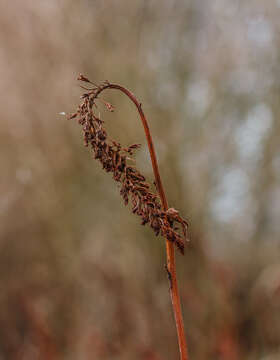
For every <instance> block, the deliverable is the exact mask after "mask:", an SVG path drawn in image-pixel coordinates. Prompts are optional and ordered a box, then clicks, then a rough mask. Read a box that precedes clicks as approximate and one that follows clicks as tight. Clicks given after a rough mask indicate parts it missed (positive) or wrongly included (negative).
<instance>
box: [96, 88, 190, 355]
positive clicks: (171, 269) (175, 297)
mask: <svg viewBox="0 0 280 360" xmlns="http://www.w3.org/2000/svg"><path fill="white" fill-rule="evenodd" d="M105 89H116V90H119V91H121V92H123V93H124V94H126V95H127V96H128V97H129V99H130V100H131V101H132V102H133V103H134V104H135V106H136V107H137V110H138V112H139V115H140V117H141V120H142V124H143V127H144V130H145V135H146V139H147V143H148V147H149V152H150V157H151V161H152V166H153V171H154V175H155V182H156V185H157V189H158V192H159V195H160V200H161V203H162V207H163V209H164V210H165V211H166V210H168V203H167V199H166V195H165V191H164V188H163V185H162V181H161V178H160V173H159V167H158V162H157V158H156V153H155V148H154V144H153V139H152V136H151V133H150V129H149V125H148V122H147V119H146V117H145V114H144V112H143V110H142V105H141V103H139V101H138V100H137V99H136V97H135V96H134V95H133V94H132V93H131V92H130V91H129V90H127V89H126V88H124V87H123V86H120V85H116V84H110V83H108V84H107V85H105V86H103V87H101V88H99V89H98V90H97V91H96V97H97V96H98V95H99V94H100V93H101V92H102V91H103V90H105ZM166 257H167V271H168V275H169V279H170V296H171V301H172V307H173V312H174V317H175V323H176V328H177V336H178V343H179V349H180V359H181V360H188V351H187V343H186V337H185V330H184V323H183V316H182V310H181V303H180V297H179V291H178V283H177V275H176V264H175V252H174V244H173V243H172V242H171V241H168V240H167V239H166Z"/></svg>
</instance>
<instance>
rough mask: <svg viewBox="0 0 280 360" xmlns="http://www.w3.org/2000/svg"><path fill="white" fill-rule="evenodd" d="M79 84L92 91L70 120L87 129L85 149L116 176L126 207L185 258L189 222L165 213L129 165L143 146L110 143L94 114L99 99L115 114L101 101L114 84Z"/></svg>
mask: <svg viewBox="0 0 280 360" xmlns="http://www.w3.org/2000/svg"><path fill="white" fill-rule="evenodd" d="M78 80H80V81H83V82H86V83H90V84H91V86H92V88H91V89H88V88H86V87H83V86H82V88H83V89H85V90H87V92H86V93H84V94H83V95H82V96H81V98H82V99H83V101H82V103H81V104H80V105H79V107H78V109H77V112H76V113H74V114H71V115H70V116H69V117H68V118H69V119H74V118H77V120H78V122H79V124H81V125H82V126H83V133H84V142H85V146H89V145H90V146H91V148H92V151H93V156H94V158H95V159H98V160H99V161H100V163H101V164H102V166H103V169H104V170H105V171H107V172H110V173H112V174H113V178H114V179H115V181H117V182H118V183H120V185H121V189H120V194H121V196H122V197H123V199H124V203H125V205H127V204H128V203H129V199H130V200H131V204H132V212H133V213H134V214H137V215H139V216H140V217H141V218H142V225H145V224H149V225H150V226H151V228H152V229H153V230H154V232H155V234H156V235H159V234H161V235H162V236H164V237H165V238H166V239H168V240H169V241H172V242H174V243H175V245H176V246H177V248H178V249H179V250H180V252H181V253H182V254H183V253H184V245H185V240H186V237H187V222H186V221H185V220H184V219H182V218H181V217H180V215H179V213H178V211H177V210H175V209H173V208H170V209H168V210H167V211H163V208H162V205H161V203H160V200H159V197H158V195H156V194H154V193H153V192H151V190H150V185H149V184H148V183H147V182H146V179H145V177H144V176H143V175H142V174H141V173H140V172H139V171H138V170H137V169H136V168H135V167H133V166H131V165H129V160H130V158H129V157H128V155H130V156H132V155H133V154H134V152H135V150H136V149H138V148H139V147H140V144H133V145H130V146H129V147H127V148H123V147H122V146H121V144H120V143H118V142H117V141H114V140H110V139H108V135H107V132H106V130H105V129H104V126H103V124H104V121H103V120H101V119H100V118H99V117H98V116H96V114H95V113H94V108H97V105H96V100H97V99H99V100H101V101H102V102H103V103H104V104H105V106H106V108H107V109H108V110H109V111H114V108H113V106H112V105H111V104H109V103H108V102H106V101H104V100H102V99H100V98H99V97H98V95H99V94H100V92H101V91H103V90H104V89H106V88H110V83H109V82H104V83H103V84H101V85H95V84H94V83H92V82H91V81H90V80H88V79H87V78H86V77H85V76H83V75H80V76H79V77H78ZM178 225H179V227H178Z"/></svg>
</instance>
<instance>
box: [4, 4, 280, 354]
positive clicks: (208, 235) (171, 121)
mask: <svg viewBox="0 0 280 360" xmlns="http://www.w3.org/2000/svg"><path fill="white" fill-rule="evenodd" d="M0 9H1V15H0V17H1V21H0V29H1V31H0V39H1V53H0V64H1V67H0V71H1V85H0V92H1V94H0V95H1V102H2V107H1V110H2V116H1V127H0V150H1V151H0V164H1V176H0V191H1V195H0V216H1V230H0V237H1V238H0V284H1V285H0V286H1V288H0V289H1V291H0V305H1V306H0V309H1V310H0V359H17V360H18V359H24V360H25V359H32V360H33V359H146V360H159V359H176V358H178V348H177V339H176V331H175V325H174V321H173V317H172V313H171V306H170V300H169V294H168V281H167V279H166V273H165V271H164V263H165V252H164V241H163V239H160V238H155V237H154V235H153V233H152V231H151V230H150V229H149V228H144V227H141V226H140V224H139V219H138V218H137V217H135V216H133V215H132V214H131V213H130V211H129V210H128V209H127V208H125V206H124V205H123V204H122V201H120V197H119V194H118V189H117V187H116V186H115V184H114V182H113V180H112V179H111V178H110V176H107V174H105V173H104V172H103V171H102V170H101V169H100V166H99V164H98V163H97V162H96V161H93V160H92V159H91V157H90V155H89V153H88V151H87V149H85V148H84V147H83V145H82V138H81V136H80V134H81V131H80V128H79V127H78V126H77V125H76V124H75V123H74V122H73V121H72V122H68V121H66V117H65V116H62V115H60V114H59V113H60V112H66V113H70V112H72V111H74V110H75V109H76V106H77V104H78V102H79V96H80V94H81V89H79V87H78V84H77V82H76V81H75V79H76V78H77V75H78V74H79V73H83V74H85V75H88V76H89V77H90V78H91V79H94V80H95V81H96V82H98V81H102V80H105V79H108V80H110V81H111V82H116V83H119V84H121V85H124V86H127V87H128V88H129V89H131V90H132V91H133V92H134V93H135V94H136V95H137V97H138V98H139V99H140V100H141V101H142V103H143V108H144V110H145V112H146V115H147V117H148V120H150V127H151V131H152V134H153V135H154V141H155V145H156V149H157V153H158V156H159V159H160V170H161V173H162V178H163V182H164V185H165V187H166V192H167V195H168V199H169V204H170V206H174V207H175V208H178V209H179V210H180V212H181V213H182V214H185V215H186V217H187V218H188V220H189V222H190V224H191V238H192V241H191V245H190V246H189V249H188V250H187V251H186V255H185V256H184V257H182V256H179V254H178V256H177V257H178V259H177V262H178V267H179V270H178V272H179V282H180V289H181V296H182V305H183V312H184V318H185V327H186V331H187V336H188V339H187V340H188V343H189V348H190V354H191V359H196V360H200V359H226V360H235V359H246V360H250V359H254V360H255V359H262V360H273V359H278V358H279V356H280V335H279V334H280V315H279V314H280V262H279V250H280V249H279V247H280V246H279V245H280V243H279V230H280V227H279V215H280V205H279V204H280V186H279V179H280V157H279V136H280V122H279V120H278V119H279V115H280V107H279V88H280V79H279V76H278V74H279V63H280V50H279V49H280V47H279V45H280V36H279V34H280V23H279V16H280V2H279V0H275V1H273V0H272V1H270V2H264V1H258V0H254V1H238V0H237V1H232V2H229V1H225V0H215V1H200V0H199V1H197V0H187V1H183V0H179V1H172V0H164V1H153V0H152V1H138V0H136V1H112V0H107V1H97V0H95V1H94V0H82V1H73V0H72V1H70V0H60V1H54V0H49V1H37V2H35V1H31V0H26V1H24V2H23V1H19V0H15V1H12V2H11V1H9V2H8V1H6V0H4V1H2V2H1V4H0ZM106 100H109V101H111V102H112V103H113V104H114V105H115V106H116V112H115V113H113V114H111V113H106V112H104V111H103V110H104V109H102V106H101V107H100V112H101V113H102V116H103V118H104V119H106V121H107V127H108V130H109V132H110V133H111V134H112V136H114V137H116V138H117V139H119V140H120V141H122V142H123V143H127V144H129V143H135V142H141V143H142V144H143V147H142V150H140V151H138V155H137V163H138V164H139V166H140V167H141V169H142V170H143V171H144V172H145V174H146V175H147V177H148V178H149V179H151V181H152V171H151V166H150V164H149V158H148V151H147V147H146V145H145V138H144V133H143V130H142V128H141V123H140V122H139V121H138V119H137V115H136V112H135V109H134V108H133V106H132V105H131V104H130V103H128V101H127V99H126V98H124V97H123V96H121V95H120V94H115V93H113V92H112V93H107V98H106Z"/></svg>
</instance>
